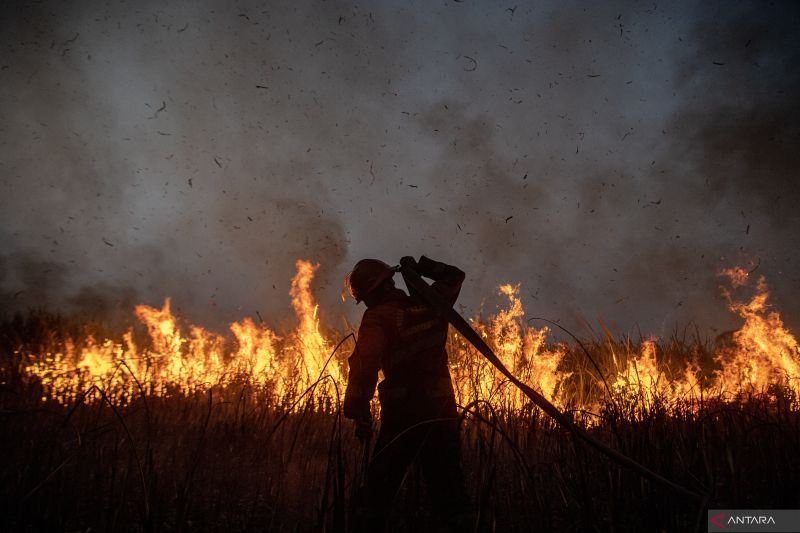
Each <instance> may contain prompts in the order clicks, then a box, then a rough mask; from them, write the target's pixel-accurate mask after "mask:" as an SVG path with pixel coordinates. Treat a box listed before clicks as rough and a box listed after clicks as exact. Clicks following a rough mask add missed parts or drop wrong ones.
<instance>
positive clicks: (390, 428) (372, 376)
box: [344, 256, 468, 528]
mask: <svg viewBox="0 0 800 533" xmlns="http://www.w3.org/2000/svg"><path fill="white" fill-rule="evenodd" d="M417 269H418V272H419V274H421V275H423V276H425V277H428V278H430V279H433V280H434V283H433V288H434V289H435V290H437V291H438V292H439V293H440V294H442V296H444V298H445V299H446V300H447V301H448V302H449V303H450V304H453V303H454V302H455V300H456V298H457V297H458V293H459V291H460V290H461V284H462V282H463V281H464V277H465V275H464V272H462V271H461V270H459V269H458V268H456V267H453V266H450V265H446V264H444V263H440V262H437V261H432V260H430V259H428V258H426V257H424V256H423V257H422V258H420V260H419V263H418V265H417ZM446 340H447V322H446V321H445V320H443V319H442V318H440V317H438V316H437V315H436V314H435V313H434V311H433V310H432V309H431V308H430V307H428V306H427V305H425V304H423V302H422V300H421V299H420V298H418V297H416V295H415V294H414V293H413V292H412V294H411V295H410V296H409V295H407V294H406V293H405V292H403V291H402V290H400V289H396V288H395V289H391V290H390V291H389V292H388V294H387V295H386V296H385V297H384V298H383V299H382V300H381V301H380V303H378V304H376V305H372V306H371V307H369V308H368V309H367V310H366V311H365V312H364V316H363V319H362V321H361V325H360V327H359V330H358V341H357V343H356V349H355V351H354V352H353V354H352V355H351V356H350V359H349V363H350V377H349V380H348V384H347V392H346V393H345V399H344V414H345V416H346V417H348V418H353V419H355V420H368V419H369V418H370V406H369V403H370V399H371V398H372V396H373V394H374V392H375V384H376V383H377V381H378V370H383V375H384V380H383V381H382V382H381V383H380V385H379V386H378V398H379V400H380V405H381V427H380V432H379V434H378V439H377V442H376V444H375V448H374V452H373V458H372V462H371V463H370V465H369V468H368V471H367V479H366V485H365V487H364V488H363V492H362V510H363V512H364V513H365V516H364V518H365V519H366V521H367V524H370V525H366V524H365V525H366V527H367V528H375V527H376V524H380V523H381V521H382V520H383V519H384V518H385V517H386V515H387V514H388V512H389V510H390V509H391V504H392V500H393V498H394V496H395V494H396V492H397V490H398V488H399V486H400V484H401V482H402V480H403V477H404V475H405V472H406V469H407V468H408V467H409V465H410V464H411V463H413V462H415V461H416V462H417V463H418V464H419V466H420V467H421V470H422V473H423V476H424V478H425V482H426V486H427V488H428V492H429V493H430V496H431V499H432V503H433V507H434V510H435V511H436V512H437V513H438V514H439V515H440V516H443V517H446V516H447V515H454V514H457V513H459V512H462V511H463V510H464V509H465V508H466V506H467V501H468V500H467V497H466V493H465V489H464V479H463V474H462V471H461V465H460V449H459V447H460V441H459V436H458V421H457V411H456V402H455V396H454V394H453V387H452V383H451V380H450V372H449V369H448V365H447V352H446V350H445V343H446ZM377 527H380V526H377Z"/></svg>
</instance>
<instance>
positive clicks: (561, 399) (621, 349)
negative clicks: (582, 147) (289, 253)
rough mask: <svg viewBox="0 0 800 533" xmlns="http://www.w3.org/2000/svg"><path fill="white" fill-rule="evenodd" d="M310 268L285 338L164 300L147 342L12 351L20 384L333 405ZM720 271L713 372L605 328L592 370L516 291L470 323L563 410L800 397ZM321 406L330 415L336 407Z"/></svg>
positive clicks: (497, 395) (789, 357) (772, 330)
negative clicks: (218, 392) (719, 325)
mask: <svg viewBox="0 0 800 533" xmlns="http://www.w3.org/2000/svg"><path fill="white" fill-rule="evenodd" d="M318 268H319V265H318V264H312V263H311V262H309V261H304V260H298V261H297V263H296V269H297V272H296V274H295V276H294V277H293V278H292V280H291V288H290V291H289V294H290V296H291V299H292V307H293V309H294V312H295V315H296V317H297V326H296V328H295V329H294V330H292V331H288V332H285V333H282V334H281V335H279V334H277V333H276V332H275V331H274V330H272V329H270V328H269V327H267V326H266V325H265V324H263V323H260V324H257V323H256V322H254V321H253V320H252V319H251V318H244V319H242V320H240V321H237V322H233V323H232V324H230V328H229V329H230V334H229V335H227V336H224V335H220V334H217V333H214V332H211V331H208V330H206V329H204V328H202V327H200V326H196V325H191V324H188V325H183V324H182V322H181V320H180V319H179V317H177V316H176V315H175V314H174V313H173V311H172V309H171V302H170V299H169V298H167V299H166V300H165V301H164V305H163V306H162V307H161V308H160V309H158V308H154V307H150V306H147V305H137V306H136V307H135V309H134V314H135V316H136V318H137V319H138V320H139V321H140V322H141V323H142V324H143V326H144V330H145V332H146V335H142V334H141V333H137V332H136V330H134V329H133V328H131V329H129V330H128V331H126V332H125V333H124V334H122V336H121V338H120V339H118V340H114V339H109V338H103V339H99V338H98V336H97V335H96V334H95V333H93V332H92V331H87V332H86V333H85V334H84V335H82V336H76V337H73V338H70V337H67V338H66V339H65V340H63V341H61V342H50V343H49V344H47V345H46V348H45V349H44V350H42V351H36V350H33V349H31V348H29V347H25V346H22V347H20V348H19V349H18V350H17V352H15V353H17V354H18V355H19V356H20V357H22V360H23V361H24V364H23V365H22V369H23V370H24V374H25V375H26V376H28V379H29V380H32V381H36V382H38V383H39V384H40V385H41V387H42V390H43V393H44V398H48V397H49V398H54V399H56V400H58V401H60V402H62V403H70V402H73V401H75V400H76V398H77V397H78V396H79V395H80V394H82V392H83V391H85V390H87V389H88V388H89V387H91V386H92V385H95V386H97V387H99V388H101V389H103V390H104V391H105V393H106V394H107V396H108V397H110V398H112V399H113V400H115V401H119V402H128V401H131V400H132V399H133V398H134V397H135V396H136V395H139V394H146V395H153V396H169V395H173V394H183V395H188V394H192V393H195V392H202V391H205V390H208V389H209V388H211V387H227V386H230V385H234V384H246V385H248V386H252V387H256V388H259V389H260V390H263V391H267V392H268V393H269V394H271V395H272V397H274V398H275V400H276V401H278V402H285V403H286V404H290V405H295V404H296V402H293V399H296V398H299V397H300V396H301V395H303V394H304V393H306V392H309V393H310V394H308V395H307V396H308V397H309V398H312V399H320V398H327V399H328V400H336V399H337V398H336V397H335V396H334V393H336V394H337V396H338V393H339V392H340V391H341V390H343V388H344V386H345V385H346V375H345V373H344V372H343V370H342V369H343V368H344V366H343V365H344V358H345V356H346V355H347V353H348V352H347V351H346V349H347V346H345V349H343V350H342V351H341V353H337V354H334V353H332V352H333V347H334V345H335V341H334V340H333V339H334V338H337V337H341V336H342V335H341V334H339V333H337V332H335V331H332V330H323V328H322V327H321V324H320V320H319V316H318V311H319V307H318V305H317V303H316V301H315V299H314V295H313V293H312V290H311V286H312V282H313V280H314V276H315V274H316V271H317V269H318ZM720 275H721V276H722V277H723V279H725V280H727V283H728V287H721V289H722V294H723V296H724V297H725V299H726V300H727V302H728V306H729V308H730V310H731V311H732V312H734V313H735V314H737V315H738V316H739V317H740V318H741V319H742V320H743V324H742V326H741V328H739V329H738V330H736V331H735V332H733V333H732V334H731V336H730V342H727V343H724V344H722V345H721V346H718V347H716V348H715V349H714V351H713V353H712V354H711V355H712V360H713V362H714V365H715V366H716V367H718V368H708V367H706V368H704V367H703V366H702V365H701V363H700V361H701V359H702V360H706V361H707V360H709V359H708V357H705V358H701V352H702V349H701V348H700V347H699V346H695V347H691V349H689V350H687V349H686V348H687V347H686V346H685V345H677V346H675V345H668V344H664V343H662V342H661V341H660V340H659V339H658V338H656V337H646V338H645V339H643V340H642V341H641V342H639V343H638V344H635V343H632V342H630V341H624V342H622V341H614V340H613V339H612V338H611V334H610V333H609V332H608V331H607V330H606V339H605V340H604V341H603V342H595V343H594V344H590V347H589V350H590V351H592V352H594V356H593V357H594V358H596V360H597V361H599V364H600V365H601V367H602V368H600V373H601V375H598V374H597V370H596V369H595V368H594V367H593V366H589V365H588V364H587V362H588V358H586V357H584V354H583V353H582V351H578V350H576V349H574V348H572V347H570V346H568V345H567V344H564V343H557V342H553V341H551V340H549V336H550V329H549V328H547V327H543V328H541V329H536V328H534V327H531V326H530V325H528V324H527V323H526V322H525V321H524V316H525V311H524V309H523V306H522V302H521V300H520V298H519V292H520V286H519V285H511V284H506V285H501V286H500V287H499V289H498V290H499V294H500V295H501V296H503V297H504V298H505V299H506V305H505V306H503V308H500V309H498V311H497V312H496V314H495V315H494V316H491V317H489V318H488V320H485V321H484V320H482V319H480V318H478V317H475V318H473V319H471V322H472V325H473V327H474V328H475V329H476V331H478V333H479V334H480V335H481V336H482V337H483V338H484V339H485V340H486V341H487V343H488V344H489V345H490V346H491V347H492V349H493V350H494V351H495V353H496V354H497V355H498V357H499V358H500V359H501V360H502V361H503V363H504V365H506V367H507V368H508V369H509V370H511V372H513V373H514V375H515V376H517V377H518V378H519V379H521V380H522V381H524V382H525V383H527V384H529V385H530V386H532V387H533V388H535V389H536V390H538V391H539V392H540V393H541V394H542V395H544V396H545V397H546V398H547V399H549V400H550V401H551V402H553V403H554V404H555V405H556V406H558V407H559V408H562V409H566V408H570V409H572V410H573V411H575V412H587V413H591V412H598V411H599V410H601V409H602V407H603V405H607V404H608V402H613V403H614V405H617V406H620V405H621V406H627V409H628V410H627V412H628V413H629V414H631V415H632V416H636V413H643V412H647V410H649V409H653V408H654V407H655V406H657V405H661V406H664V407H665V408H667V409H675V408H677V406H679V405H682V404H683V405H685V404H687V403H689V404H691V403H692V402H694V401H695V400H696V399H697V398H702V397H703V396H713V395H717V396H718V397H720V398H722V397H730V396H731V395H733V396H735V395H737V394H740V393H753V392H755V393H764V392H767V391H768V390H770V388H771V387H782V388H784V389H785V390H787V391H790V392H791V393H792V394H793V395H794V398H799V397H800V346H798V342H797V340H796V339H795V337H794V336H793V335H792V333H791V332H790V331H789V330H788V329H787V328H786V326H785V325H784V323H783V321H782V320H781V317H780V315H779V314H778V312H777V311H775V310H774V309H772V308H771V306H770V304H769V303H768V298H769V291H768V289H767V285H766V281H765V280H764V278H763V276H762V277H759V278H758V280H757V281H756V283H755V286H751V285H752V279H751V278H752V276H751V275H750V273H748V272H747V271H745V270H744V269H742V268H739V267H735V268H730V269H726V270H723V271H721V272H720ZM746 290H752V291H753V294H752V296H751V297H750V298H745V299H736V298H734V294H733V293H734V292H737V293H738V292H739V291H746ZM604 329H605V328H604ZM325 331H331V333H330V334H329V335H326V333H325ZM49 338H53V339H55V338H59V337H58V336H57V335H50V336H49ZM582 348H583V347H582ZM448 351H449V353H450V367H451V374H452V378H453V384H454V389H455V392H456V397H457V400H458V402H459V403H460V404H461V405H466V404H468V403H470V402H473V401H476V400H485V401H489V402H491V403H492V404H493V405H495V406H498V407H502V408H503V409H506V410H520V409H525V408H527V407H528V406H529V405H530V403H529V401H528V400H527V398H526V397H524V396H523V395H522V394H521V393H520V391H519V390H517V388H516V387H513V386H512V385H510V384H509V383H508V381H507V380H506V379H505V377H504V376H502V375H501V374H500V373H499V372H498V371H497V370H496V369H495V368H494V367H493V366H492V365H491V364H490V363H488V361H486V360H485V359H484V358H483V357H482V356H481V355H480V354H479V353H478V352H477V350H475V349H474V348H473V347H472V346H471V345H469V344H468V343H467V342H466V341H465V340H464V339H463V338H462V337H460V336H459V335H457V334H456V333H455V332H454V331H452V330H451V332H450V335H449V340H448ZM339 400H340V398H339ZM290 402H292V403H290ZM317 405H318V406H320V408H331V406H335V405H336V404H335V403H331V402H330V401H329V402H327V403H322V404H317ZM324 406H327V407H324Z"/></svg>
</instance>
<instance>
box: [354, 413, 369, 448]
mask: <svg viewBox="0 0 800 533" xmlns="http://www.w3.org/2000/svg"><path fill="white" fill-rule="evenodd" d="M356 438H357V439H358V441H359V442H360V443H361V444H365V443H368V442H369V441H370V439H372V418H360V419H358V420H356Z"/></svg>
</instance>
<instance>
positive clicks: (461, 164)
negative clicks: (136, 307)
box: [0, 1, 800, 335]
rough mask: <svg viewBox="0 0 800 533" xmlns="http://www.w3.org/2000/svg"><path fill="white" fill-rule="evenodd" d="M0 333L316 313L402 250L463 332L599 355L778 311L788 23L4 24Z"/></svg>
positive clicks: (546, 8)
mask: <svg viewBox="0 0 800 533" xmlns="http://www.w3.org/2000/svg"><path fill="white" fill-rule="evenodd" d="M0 9H2V12H0V17H1V18H0V35H2V37H0V46H2V50H3V53H2V60H0V63H1V64H0V69H1V70H0V102H2V104H1V105H0V128H1V129H0V132H1V135H2V141H0V189H2V190H1V191H0V195H2V198H3V200H2V204H3V205H2V210H1V212H0V220H2V227H3V228H4V229H3V230H2V233H0V237H1V238H2V247H3V248H2V261H0V296H1V297H2V304H0V310H2V311H3V312H6V313H7V312H11V311H14V310H18V309H25V308H27V307H37V306H44V307H47V308H59V309H62V310H64V311H68V312H69V311H75V310H78V311H81V312H83V313H89V314H90V313H92V312H97V313H102V314H107V313H110V312H115V313H116V312H117V310H119V312H123V311H124V309H125V308H126V307H127V306H129V305H132V303H133V302H142V303H148V304H150V305H160V303H161V301H162V300H163V298H164V297H167V296H171V297H172V298H173V302H174V306H175V307H176V308H177V309H178V310H179V311H180V312H181V314H182V315H184V316H186V317H187V318H189V319H190V320H193V321H196V322H199V323H202V324H205V325H209V326H221V325H223V324H224V323H225V322H227V321H231V320H235V319H239V318H241V317H243V316H245V315H251V316H254V315H256V313H258V314H259V315H261V316H263V317H264V318H265V319H267V321H268V322H270V323H273V324H277V323H280V322H281V321H283V320H287V318H290V311H289V310H290V305H289V296H288V289H289V280H290V278H291V276H292V275H293V273H294V264H295V261H296V260H297V259H300V258H302V259H309V260H311V261H313V262H318V263H320V265H321V267H320V270H319V271H318V277H317V281H316V282H315V285H314V287H315V292H316V295H317V297H318V298H319V300H320V302H321V310H322V312H323V314H324V315H326V317H327V318H328V319H329V320H331V321H333V322H334V323H335V321H336V320H337V319H338V318H339V317H340V316H342V315H346V316H348V317H349V318H351V319H352V318H355V317H356V316H357V313H358V308H355V307H353V306H350V305H345V306H343V305H342V304H341V302H339V301H338V294H339V283H340V280H341V278H342V277H343V276H344V274H345V273H346V272H347V271H348V270H349V269H350V268H351V267H352V265H353V264H354V263H355V262H356V261H357V260H358V259H360V258H362V257H378V258H382V259H384V260H386V261H388V262H396V261H397V260H398V259H399V257H401V256H403V255H407V254H411V255H419V254H422V253H424V254H426V255H429V256H431V257H433V258H437V259H441V260H444V261H447V262H450V263H453V264H457V265H459V266H460V267H461V268H463V269H464V270H465V271H466V272H467V274H468V277H467V282H466V284H465V287H464V290H463V294H462V298H461V302H462V304H463V305H464V306H465V309H466V310H467V311H468V312H470V313H474V312H478V311H479V310H480V309H481V306H482V305H483V307H484V309H485V310H486V311H487V312H491V311H493V308H494V305H495V304H497V303H498V302H500V301H501V299H500V298H499V297H498V296H497V294H496V286H497V285H498V284H500V283H519V284H520V287H521V288H520V295H521V297H522V299H523V304H524V305H525V307H526V310H527V312H528V315H529V316H545V317H548V318H551V319H557V320H561V321H562V322H563V323H564V324H568V325H573V326H574V325H575V324H581V323H583V322H588V323H589V324H590V325H593V324H596V320H597V319H602V320H604V321H605V322H606V323H609V324H610V325H611V326H612V327H615V328H616V329H617V330H618V331H620V332H632V331H635V330H636V328H639V329H641V331H642V332H644V333H649V332H652V333H655V334H661V335H664V334H669V333H670V332H671V330H672V328H673V327H674V326H675V324H679V325H685V324H688V323H691V321H694V323H696V324H697V325H698V327H700V329H701V330H702V331H704V332H706V331H709V332H713V328H722V329H726V328H729V327H732V325H733V324H735V320H734V319H733V318H732V317H731V316H730V314H729V313H727V311H725V309H724V302H723V301H722V300H721V299H720V298H719V290H718V287H717V286H718V285H719V283H720V280H719V279H718V278H717V277H716V272H717V271H718V270H719V269H720V268H723V267H729V266H731V265H732V264H736V263H740V264H744V265H745V266H747V267H749V268H754V267H756V266H758V270H757V271H756V272H757V273H759V274H760V273H763V274H764V275H766V276H767V281H768V283H769V284H770V285H771V286H772V287H773V289H774V296H775V302H776V305H777V306H778V308H779V309H780V310H781V311H782V312H783V314H784V316H785V318H786V319H787V321H788V322H789V324H790V326H792V325H793V326H795V327H797V326H800V323H798V321H797V318H796V317H798V315H800V304H797V303H796V302H793V301H792V300H791V299H790V296H789V295H790V294H791V292H792V288H793V287H796V286H797V282H798V279H797V269H796V268H795V267H794V265H795V264H796V262H797V260H798V257H797V252H796V251H795V250H797V249H800V248H798V246H797V244H798V243H797V236H798V235H800V232H798V229H800V228H798V227H797V226H798V217H797V214H796V205H797V200H798V192H797V187H796V185H795V182H796V180H795V174H796V171H795V169H796V168H798V156H797V153H796V151H795V150H793V147H794V146H796V145H797V140H798V126H797V124H798V119H800V116H798V115H800V113H799V112H798V111H799V110H798V103H797V100H796V98H795V97H794V95H796V94H798V88H800V84H798V81H799V80H798V76H799V74H798V73H800V69H798V68H797V67H798V57H800V46H798V37H797V35H796V31H795V30H794V28H796V27H797V22H798V9H797V7H796V6H795V5H794V4H791V3H775V4H770V6H769V7H765V6H764V5H762V4H756V3H752V4H747V3H739V4H737V5H736V6H731V5H730V3H727V2H711V3H708V2H707V3H704V4H703V6H700V7H699V6H697V5H695V4H690V3H674V4H670V5H668V6H657V5H656V6H643V5H639V4H633V3H627V2H617V3H611V2H609V3H603V4H601V5H592V6H586V5H583V4H578V3H575V4H571V3H566V4H565V3H563V2H553V3H549V4H537V5H536V6H532V7H528V6H523V5H519V6H516V7H515V6H513V5H512V6H501V5H495V4H491V5H490V4H486V3H477V2H446V1H443V2H439V3H426V4H424V5H417V6H412V5H394V4H392V3H375V4H371V5H368V6H360V5H358V4H353V3H349V2H343V1H338V2H332V1H326V2H311V1H309V2H300V3H293V4H279V3H277V2H268V3H257V2H243V3H239V4H238V5H237V6H236V7H233V6H231V5H228V4H225V3H219V2H212V1H206V2H183V1H175V2H149V3H148V2H137V3H135V5H129V4H126V3H124V2H119V3H112V4H110V5H106V4H101V3H92V2H88V3H81V4H64V3H56V2H50V3H48V2H44V3H40V4H35V5H27V4H25V5H23V4H21V3H20V4H15V3H8V2H7V3H5V4H4V6H3V7H2V8H0Z"/></svg>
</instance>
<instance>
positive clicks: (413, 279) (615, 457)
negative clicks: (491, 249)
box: [399, 261, 705, 502]
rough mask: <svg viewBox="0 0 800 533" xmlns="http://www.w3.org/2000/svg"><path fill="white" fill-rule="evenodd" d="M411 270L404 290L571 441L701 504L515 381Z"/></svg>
mask: <svg viewBox="0 0 800 533" xmlns="http://www.w3.org/2000/svg"><path fill="white" fill-rule="evenodd" d="M414 266H415V265H412V264H411V261H404V262H402V264H401V266H400V267H399V271H400V273H401V274H402V276H403V280H404V281H405V283H406V286H407V287H408V289H409V290H410V291H412V292H414V293H416V294H417V295H419V296H420V297H421V298H422V299H423V300H424V301H425V302H426V303H427V304H428V305H430V306H431V307H432V308H433V309H434V310H435V311H436V312H437V314H438V315H439V316H440V317H441V318H443V319H445V320H447V322H449V323H450V324H451V325H452V326H453V327H454V328H455V329H456V330H457V331H458V332H459V333H461V334H462V335H463V336H464V338H466V339H467V340H468V341H469V342H470V344H472V345H473V346H474V347H475V348H476V349H477V350H478V351H479V352H480V353H481V355H483V356H484V357H485V358H486V359H487V360H488V361H489V362H490V363H491V364H492V365H494V367H495V368H497V370H499V371H500V373H501V374H503V375H504V376H505V377H506V378H508V380H509V381H510V382H511V383H513V384H514V385H515V386H516V387H517V388H519V390H521V391H522V392H523V393H524V394H525V396H527V397H528V398H530V400H531V401H532V402H533V403H534V404H536V405H537V406H538V407H539V408H540V409H541V410H542V411H544V412H545V413H546V414H548V415H549V416H550V417H551V418H553V420H555V421H556V422H558V423H559V424H561V425H562V426H563V427H565V428H566V429H568V430H569V431H570V432H571V433H572V434H573V435H574V436H575V437H577V438H578V439H580V440H582V441H583V442H585V443H586V444H588V445H589V446H591V447H592V448H594V449H595V450H597V451H599V452H600V453H602V454H603V455H605V456H606V457H608V458H609V459H611V460H612V461H614V462H616V463H617V464H619V465H621V466H624V467H626V468H629V469H630V470H632V471H634V472H636V473H638V474H640V475H641V476H643V477H645V478H647V479H649V480H651V481H654V482H656V483H659V484H661V485H663V486H665V487H669V488H670V489H672V490H674V491H675V492H677V493H679V494H681V495H683V496H685V497H687V498H690V499H692V500H696V501H698V502H703V501H705V500H704V498H703V496H701V495H700V494H697V493H696V492H694V491H691V490H689V489H687V488H685V487H682V486H681V485H678V484H677V483H675V482H673V481H670V480H669V479H667V478H665V477H664V476H662V475H660V474H658V473H656V472H653V471H652V470H650V469H649V468H647V467H645V466H644V465H642V464H639V463H638V462H636V461H635V460H633V459H631V458H630V457H628V456H627V455H624V454H623V453H621V452H619V451H617V450H615V449H613V448H611V447H610V446H608V445H607V444H605V443H603V442H602V441H600V440H598V439H596V438H595V437H593V436H592V435H590V434H589V433H588V432H587V431H586V430H585V429H583V428H581V427H579V426H577V425H576V424H575V423H574V422H573V421H572V420H571V419H570V418H569V417H568V416H567V415H565V414H564V413H562V412H561V411H560V410H559V409H558V408H557V407H556V406H555V405H553V404H552V403H551V402H550V401H548V400H547V398H545V397H544V396H542V395H541V394H539V393H538V392H536V391H535V390H534V389H533V388H531V387H530V386H528V385H526V384H525V383H523V382H522V381H520V380H519V379H517V377H516V376H514V374H512V373H511V372H510V371H509V370H508V369H507V368H506V367H505V365H504V364H503V362H502V361H500V359H499V358H498V357H497V355H495V353H494V352H493V351H492V349H491V348H490V347H489V345H488V344H486V342H484V340H483V339H482V338H481V336H480V335H478V333H477V332H476V331H475V330H474V329H472V326H470V325H469V323H468V322H467V321H466V320H464V318H463V317H462V316H461V315H460V314H458V312H457V311H456V310H455V309H453V307H452V306H451V305H450V304H449V303H448V302H447V301H445V299H444V298H443V297H442V295H441V294H439V292H437V291H436V290H435V289H434V288H433V287H431V286H430V285H428V283H427V282H426V281H425V280H424V279H422V276H420V275H419V273H417V272H416V270H415V269H414Z"/></svg>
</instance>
